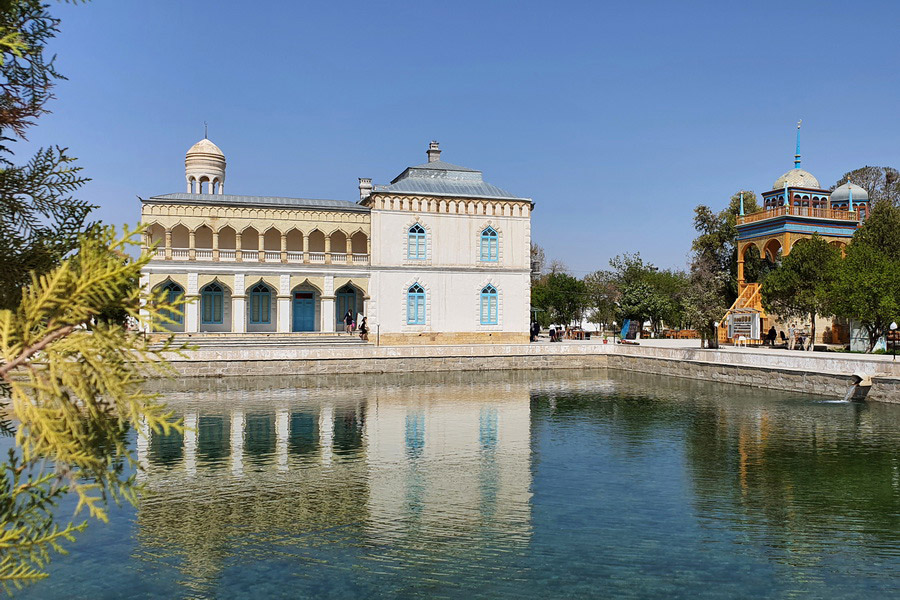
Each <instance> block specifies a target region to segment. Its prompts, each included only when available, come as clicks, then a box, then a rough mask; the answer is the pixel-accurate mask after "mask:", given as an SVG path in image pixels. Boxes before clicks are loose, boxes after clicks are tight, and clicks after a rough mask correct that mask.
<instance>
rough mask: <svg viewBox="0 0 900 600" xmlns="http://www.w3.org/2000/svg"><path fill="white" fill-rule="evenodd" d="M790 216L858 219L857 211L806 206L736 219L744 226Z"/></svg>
mask: <svg viewBox="0 0 900 600" xmlns="http://www.w3.org/2000/svg"><path fill="white" fill-rule="evenodd" d="M783 216H792V217H810V218H813V219H834V220H836V221H854V222H858V221H859V219H860V216H859V211H858V210H854V211H849V210H841V209H839V208H810V207H808V206H779V207H778V208H770V209H769V210H764V211H761V212H758V213H753V214H752V215H744V216H743V217H738V218H737V224H738V225H746V224H748V223H756V222H757V221H765V220H767V219H774V218H776V217H783Z"/></svg>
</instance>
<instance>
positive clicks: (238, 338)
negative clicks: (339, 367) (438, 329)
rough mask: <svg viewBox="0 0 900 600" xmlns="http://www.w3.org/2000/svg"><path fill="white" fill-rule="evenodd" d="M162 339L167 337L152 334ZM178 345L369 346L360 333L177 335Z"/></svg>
mask: <svg viewBox="0 0 900 600" xmlns="http://www.w3.org/2000/svg"><path fill="white" fill-rule="evenodd" d="M152 335H153V336H154V337H157V336H158V338H159V339H160V340H162V339H164V338H165V337H166V335H165V334H152ZM175 342H176V343H178V344H181V343H185V342H186V343H188V344H190V345H192V346H195V347H197V348H198V349H200V348H291V347H296V346H351V345H353V346H365V345H366V344H367V343H368V342H364V341H362V340H361V339H359V334H358V333H351V334H346V333H337V332H304V333H177V334H175Z"/></svg>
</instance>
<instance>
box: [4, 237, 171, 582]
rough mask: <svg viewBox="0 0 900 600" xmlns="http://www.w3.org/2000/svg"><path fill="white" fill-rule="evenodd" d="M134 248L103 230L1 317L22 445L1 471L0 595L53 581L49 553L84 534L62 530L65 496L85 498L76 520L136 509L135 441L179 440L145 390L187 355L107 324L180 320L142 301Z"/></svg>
mask: <svg viewBox="0 0 900 600" xmlns="http://www.w3.org/2000/svg"><path fill="white" fill-rule="evenodd" d="M136 233H138V234H139V233H140V230H139V231H138V232H136ZM131 245H138V242H137V241H136V240H135V239H134V236H133V235H132V234H131V233H129V232H128V231H127V230H126V232H125V234H124V235H122V236H117V234H116V232H115V230H114V229H113V228H96V229H94V230H92V232H90V234H88V235H85V236H82V238H81V241H80V247H79V249H78V252H77V253H76V254H75V255H74V256H72V257H70V258H67V259H64V260H63V261H62V262H61V263H60V265H59V266H58V267H56V268H54V269H52V270H50V271H49V272H48V273H45V274H43V275H40V276H38V275H35V276H33V278H32V281H31V283H30V284H29V285H28V286H26V287H25V288H23V291H22V297H21V300H20V302H19V303H18V306H17V307H16V309H15V310H8V309H3V310H0V383H2V386H0V404H2V410H3V414H6V415H9V416H10V417H11V418H12V419H14V421H11V422H7V423H6V428H7V429H8V430H12V431H14V432H15V442H16V447H15V449H13V450H12V451H10V456H9V460H8V462H6V463H4V464H2V465H0V515H2V519H3V521H2V526H3V529H2V531H0V584H2V585H3V586H5V587H6V589H7V591H9V590H10V587H9V586H10V585H12V586H16V587H18V586H21V585H22V584H23V583H26V582H29V581H33V580H36V579H39V578H42V577H46V572H45V571H44V569H45V567H46V564H47V562H48V561H49V559H50V555H51V552H52V551H56V552H60V551H62V547H61V543H62V542H63V541H66V540H68V541H71V540H73V539H74V536H75V534H76V533H77V532H79V531H81V530H82V529H84V527H85V525H86V522H84V521H82V522H80V523H75V522H71V521H70V522H68V523H67V524H66V525H64V526H63V527H60V526H59V525H57V524H56V523H55V518H54V514H53V509H54V507H55V506H56V503H57V501H58V500H59V499H60V498H61V497H62V496H63V495H64V494H66V493H69V492H72V493H74V494H76V495H77V497H78V506H77V509H76V515H77V514H78V513H80V512H81V511H87V514H88V516H90V517H93V518H96V519H99V520H101V521H106V520H107V514H106V509H105V503H106V502H107V499H108V498H112V499H113V500H115V501H116V502H118V501H120V500H123V499H124V500H127V501H130V502H134V501H135V492H136V487H135V480H134V475H133V474H132V475H127V473H128V469H127V467H129V466H130V467H132V468H133V469H132V472H133V470H134V468H137V464H136V460H135V458H134V456H133V455H132V453H131V451H130V449H129V447H128V443H127V439H126V434H127V433H128V431H129V429H131V428H136V427H137V426H138V424H139V423H144V424H146V425H147V426H149V427H150V428H152V429H154V430H161V431H165V432H168V431H170V430H171V429H173V428H175V429H180V425H179V423H178V422H176V421H175V419H174V418H173V416H172V414H171V413H168V412H166V410H165V408H164V407H163V405H162V404H160V403H159V402H158V401H157V400H156V396H155V395H154V394H150V393H148V392H146V391H144V390H143V389H142V386H141V384H142V383H143V382H144V380H145V378H146V376H147V375H149V374H152V373H157V372H159V371H164V370H165V368H166V361H165V356H166V355H167V354H169V353H171V352H182V351H183V350H185V347H184V346H179V347H175V346H173V345H172V342H171V339H170V340H169V341H167V342H165V343H162V344H159V345H152V344H151V342H150V340H149V339H148V338H147V337H146V336H144V335H142V334H141V333H140V332H139V331H137V330H134V329H129V328H127V327H124V326H122V325H121V324H119V323H117V322H115V321H108V320H105V319H99V318H98V317H99V316H100V315H102V314H103V313H106V312H116V311H124V312H125V313H126V314H127V315H128V316H129V317H130V318H131V319H133V320H134V322H136V323H139V324H143V325H146V326H149V324H150V322H151V321H153V322H161V321H170V320H171V315H173V314H180V310H179V306H178V304H169V303H168V302H167V300H166V297H165V295H164V294H158V295H149V296H148V295H142V292H141V291H140V289H139V288H138V287H137V286H134V285H133V280H134V278H135V277H137V276H138V275H139V274H140V271H141V268H142V267H144V266H145V265H146V264H147V263H148V262H149V260H150V255H149V254H148V253H144V254H143V255H142V256H141V257H140V258H138V259H137V260H133V259H131V258H130V257H129V256H128V254H127V252H126V250H127V248H128V247H129V246H131ZM142 303H143V304H144V307H143V308H144V310H145V311H146V315H145V316H142V315H141V314H140V309H141V304H142ZM13 422H15V426H14V425H13Z"/></svg>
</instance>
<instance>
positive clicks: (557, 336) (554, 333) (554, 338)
mask: <svg viewBox="0 0 900 600" xmlns="http://www.w3.org/2000/svg"><path fill="white" fill-rule="evenodd" d="M564 333H565V332H564V331H563V329H562V328H560V329H557V328H556V327H555V326H552V325H551V326H550V341H551V342H561V341H562V340H563V335H564ZM540 334H541V326H540V325H539V324H538V323H537V321H535V322H533V323H532V324H531V341H532V342H536V341H538V336H539V335H540Z"/></svg>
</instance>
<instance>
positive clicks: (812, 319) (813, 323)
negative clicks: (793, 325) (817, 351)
mask: <svg viewBox="0 0 900 600" xmlns="http://www.w3.org/2000/svg"><path fill="white" fill-rule="evenodd" d="M809 322H810V324H811V326H810V328H809V332H810V334H809V348H808V350H809V351H810V352H812V350H813V348H815V346H816V313H809Z"/></svg>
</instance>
